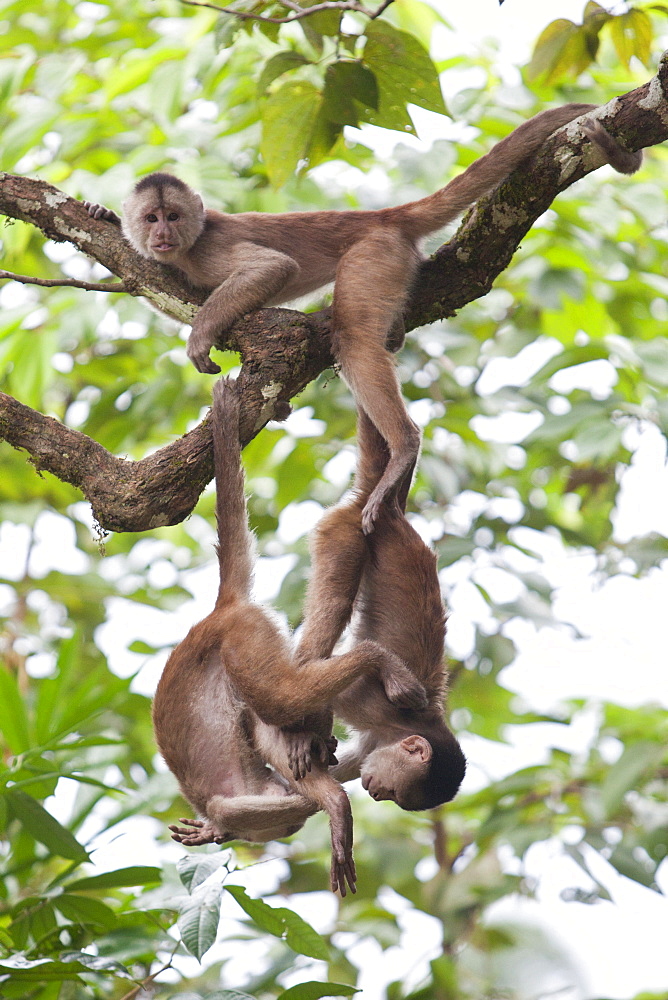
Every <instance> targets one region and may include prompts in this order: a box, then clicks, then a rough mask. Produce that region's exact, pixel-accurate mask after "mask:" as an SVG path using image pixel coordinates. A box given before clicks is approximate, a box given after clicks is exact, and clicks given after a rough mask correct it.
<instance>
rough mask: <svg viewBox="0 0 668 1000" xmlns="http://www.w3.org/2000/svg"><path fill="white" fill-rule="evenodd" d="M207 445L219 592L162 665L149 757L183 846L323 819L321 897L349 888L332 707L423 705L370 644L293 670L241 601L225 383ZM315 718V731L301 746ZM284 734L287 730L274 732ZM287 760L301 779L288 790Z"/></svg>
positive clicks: (397, 664)
mask: <svg viewBox="0 0 668 1000" xmlns="http://www.w3.org/2000/svg"><path fill="white" fill-rule="evenodd" d="M212 420H213V441H214V460H215V472H216V491H217V496H216V516H217V521H218V563H219V569H220V587H219V590H218V596H217V598H216V604H215V608H214V610H213V611H212V612H211V614H209V615H208V616H207V617H206V618H205V619H204V620H203V621H201V622H199V623H198V624H197V625H195V626H194V627H193V628H192V629H191V630H190V631H189V633H188V635H187V636H186V637H185V639H184V640H183V641H182V642H181V643H179V645H178V646H177V647H176V649H174V651H173V652H172V654H171V656H170V657H169V659H168V661H167V664H166V666H165V669H164V671H163V674H162V677H161V678H160V682H159V684H158V687H157V690H156V694H155V699H154V702H153V725H154V728H155V735H156V739H157V743H158V746H159V748H160V751H161V753H162V755H163V757H164V759H165V761H166V763H167V765H168V767H169V768H170V770H171V771H172V772H173V773H174V775H175V776H176V778H177V779H178V781H179V785H180V788H181V791H182V793H183V795H184V796H185V798H187V799H188V801H189V802H190V803H191V804H192V805H193V807H194V808H195V809H196V810H197V812H199V813H200V815H201V816H203V817H205V818H204V819H203V820H182V821H181V822H183V823H185V824H187V827H171V829H172V831H173V835H174V839H175V840H179V841H181V842H182V843H184V844H186V845H197V844H205V843H212V842H215V843H224V842H226V841H229V840H250V841H258V842H261V843H263V842H265V841H267V840H275V839H278V838H281V837H286V836H289V835H290V834H292V833H295V832H296V831H297V830H299V829H300V828H301V826H302V825H303V824H304V821H305V820H306V818H307V817H308V816H310V815H312V813H314V812H315V811H316V810H317V809H324V810H325V811H326V812H327V813H328V815H329V819H330V828H331V838H332V866H331V886H332V889H333V890H334V891H336V890H337V889H338V890H339V891H340V892H341V895H343V896H344V895H345V894H346V885H348V886H349V887H350V888H351V889H352V890H353V891H354V889H355V866H354V862H353V856H352V841H353V821H352V812H351V809H350V802H349V800H348V796H347V795H346V792H345V790H344V789H343V788H342V787H341V785H340V783H339V782H338V781H337V780H336V779H335V778H334V777H332V776H331V775H330V774H328V772H327V765H328V764H329V763H330V761H331V759H332V750H333V748H334V746H335V741H332V740H331V738H330V734H331V723H332V717H331V712H328V708H329V705H330V704H331V702H332V701H333V699H334V698H335V697H336V695H338V694H339V693H341V692H342V691H344V690H345V689H346V688H347V687H348V686H349V685H350V684H351V683H353V682H354V681H355V680H356V679H357V678H359V677H365V676H369V677H370V676H373V677H374V678H377V680H378V684H379V687H380V689H382V690H383V691H385V692H386V696H387V701H388V704H390V703H394V704H397V705H403V706H406V707H407V708H408V707H410V706H412V705H419V704H422V703H423V701H424V691H423V688H422V686H421V683H420V682H419V681H418V680H416V679H415V678H414V677H413V675H412V674H411V673H410V671H409V670H408V668H407V667H406V666H405V665H404V664H403V663H402V662H401V661H400V660H399V659H398V658H397V657H396V656H395V655H394V653H392V652H391V651H388V650H386V649H384V648H383V647H382V646H381V645H380V644H379V643H377V642H375V641H373V640H363V641H360V642H358V643H356V644H355V646H354V648H353V649H351V650H350V651H349V652H347V653H344V654H343V655H341V656H332V657H329V658H328V659H326V660H325V661H320V660H307V659H305V658H304V656H302V657H301V661H300V662H299V663H298V662H297V660H296V658H295V657H294V655H293V652H292V649H291V647H290V645H289V643H288V640H287V638H286V637H285V636H284V635H283V633H282V632H281V630H280V628H279V627H278V625H277V624H276V622H275V620H274V618H273V616H272V614H271V613H270V612H268V611H266V610H265V609H264V608H262V607H260V606H259V605H257V604H254V603H253V602H252V601H251V598H250V587H251V578H252V571H253V538H252V535H251V533H250V531H249V529H248V521H247V513H246V502H245V497H244V484H243V470H242V467H241V459H240V446H239V410H238V399H237V395H236V390H235V387H234V383H232V382H229V381H228V380H226V379H221V380H220V381H219V382H218V383H217V384H216V385H215V386H214V397H213V414H212ZM312 713H318V715H319V721H318V725H319V726H320V728H319V730H318V731H316V732H309V733H308V735H307V736H306V737H300V735H299V730H300V727H301V726H303V723H304V720H305V719H306V718H307V717H308V716H309V715H310V714H312ZM282 727H286V728H282ZM295 746H296V747H297V749H299V748H302V749H303V748H306V750H304V752H307V753H308V763H309V765H310V763H311V757H313V763H314V766H313V767H312V768H311V770H308V771H307V769H306V768H304V769H303V771H304V773H303V774H302V775H301V776H300V778H299V779H297V778H296V777H295V776H294V774H293V771H294V770H296V771H299V767H298V761H299V758H298V756H296V755H295Z"/></svg>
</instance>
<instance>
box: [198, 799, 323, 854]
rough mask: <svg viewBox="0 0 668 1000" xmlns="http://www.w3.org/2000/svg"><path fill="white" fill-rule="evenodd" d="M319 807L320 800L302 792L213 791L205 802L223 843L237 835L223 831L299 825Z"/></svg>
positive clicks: (208, 813)
mask: <svg viewBox="0 0 668 1000" xmlns="http://www.w3.org/2000/svg"><path fill="white" fill-rule="evenodd" d="M317 810H318V804H317V802H316V801H315V800H313V799H306V798H304V797H303V796H302V795H235V796H234V797H233V798H229V799H228V798H225V796H223V795H213V796H212V797H211V798H210V799H209V801H208V802H207V804H206V811H207V815H208V816H209V817H210V819H211V821H212V822H213V823H215V825H216V827H217V828H218V830H220V831H221V837H222V838H223V840H222V841H221V843H222V842H224V841H225V840H233V839H234V836H233V834H231V833H224V832H223V831H233V830H243V829H252V830H255V829H259V830H268V829H271V828H272V827H277V826H297V829H299V827H301V826H302V824H303V823H304V822H305V820H307V819H308V817H309V816H312V815H313V813H314V812H317ZM293 832H294V831H293Z"/></svg>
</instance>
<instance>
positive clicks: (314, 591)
mask: <svg viewBox="0 0 668 1000" xmlns="http://www.w3.org/2000/svg"><path fill="white" fill-rule="evenodd" d="M358 441H359V459H358V471H357V475H356V478H355V488H354V490H353V492H352V494H351V496H350V497H349V498H347V499H345V500H344V501H343V502H342V503H340V504H339V505H337V506H336V507H334V508H333V509H332V510H330V511H329V512H328V513H327V514H326V515H325V516H324V517H323V519H322V520H321V522H320V523H319V525H318V526H317V528H316V530H315V531H314V532H313V535H312V539H311V556H312V580H311V584H310V587H309V594H308V598H307V608H306V615H305V622H304V627H303V634H302V637H301V640H300V644H299V648H298V655H299V656H300V658H303V659H305V660H309V659H313V658H315V657H319V658H324V657H327V656H329V655H331V652H332V650H333V648H334V645H335V643H336V641H337V640H338V638H339V636H340V634H341V632H342V630H343V629H344V627H345V626H346V624H347V622H348V621H349V619H350V618H351V615H352V628H351V631H352V639H353V642H354V643H364V642H368V641H369V640H372V641H374V642H377V643H378V644H379V645H381V646H383V647H384V648H385V649H386V650H388V651H389V652H391V653H393V654H394V655H395V656H396V657H398V658H399V659H400V660H401V662H402V663H403V664H404V665H405V667H406V668H407V669H408V671H409V676H410V677H412V678H413V685H415V683H416V682H419V688H420V689H421V690H422V692H423V698H422V700H421V701H420V700H419V698H418V697H417V696H415V697H414V700H413V705H412V706H411V707H406V704H405V696H404V705H403V707H402V705H399V704H397V703H396V702H393V701H392V700H390V698H389V697H388V694H390V693H391V684H390V686H389V687H388V685H387V684H383V683H382V681H381V680H380V679H379V678H378V676H371V675H367V676H363V677H360V678H358V679H357V680H356V681H355V682H354V683H352V684H351V685H350V686H349V687H347V688H346V689H345V690H344V691H342V692H341V693H340V694H339V695H338V696H337V697H336V698H335V699H334V702H333V708H334V712H335V714H336V715H338V716H340V717H341V718H342V719H344V721H346V722H347V723H349V724H350V725H351V726H353V728H354V730H355V739H354V740H353V741H352V743H351V745H350V746H349V747H346V746H344V747H343V749H342V750H341V749H340V752H339V758H340V764H339V766H338V767H335V768H334V769H333V771H332V773H333V774H334V775H336V777H338V778H340V779H341V780H344V781H345V780H348V779H349V778H352V777H357V776H358V775H359V774H362V778H363V782H364V783H365V787H368V788H369V790H370V791H371V793H372V794H373V795H374V797H375V798H390V797H392V798H395V799H396V801H398V802H399V804H400V805H403V806H404V807H405V808H411V809H420V808H431V807H433V806H434V805H438V804H440V803H441V802H444V801H448V800H449V799H451V798H453V796H454V795H455V793H456V791H457V789H458V787H459V784H460V782H461V780H462V778H463V776H464V770H465V760H464V755H463V754H462V751H461V749H460V747H459V744H458V743H457V741H456V739H455V737H454V736H453V735H452V733H451V732H450V730H449V729H448V727H447V726H446V725H445V722H444V720H443V702H444V699H445V692H446V670H445V664H444V650H443V646H444V639H445V622H446V614H445V608H444V606H443V600H442V597H441V592H440V587H439V581H438V575H437V570H436V557H435V554H434V553H433V552H432V551H431V550H430V549H429V548H428V547H427V546H426V545H425V544H424V542H423V541H422V540H421V539H420V537H419V535H418V534H417V533H416V532H415V530H414V529H413V528H412V527H411V525H410V524H409V522H408V521H407V520H406V518H405V516H404V514H403V506H404V503H405V497H406V492H407V488H408V484H409V482H410V475H411V471H412V470H408V472H407V473H406V475H405V477H404V480H403V482H402V483H401V484H400V489H399V493H398V497H397V499H396V500H395V501H393V502H391V503H386V504H383V506H382V507H381V508H380V512H379V516H378V519H377V521H376V527H375V530H374V532H373V534H371V535H369V536H366V537H365V535H364V534H363V530H362V517H363V510H364V506H365V503H366V501H367V498H368V496H369V494H370V493H371V492H372V491H373V490H374V489H375V486H376V484H377V482H378V481H379V479H380V477H381V476H382V474H383V470H384V468H385V465H386V463H387V460H388V452H387V447H386V445H385V442H384V441H383V439H382V437H381V436H380V435H379V433H378V431H377V430H376V428H375V426H374V424H373V423H372V422H371V420H370V419H369V417H368V416H367V414H366V413H364V411H360V413H359V424H358ZM353 648H355V647H354V646H353ZM395 676H396V675H395ZM402 684H403V686H404V687H405V688H407V687H408V681H407V679H406V677H405V676H402ZM417 737H422V738H423V739H424V740H426V741H427V743H428V744H429V746H430V748H431V765H430V766H429V767H425V768H423V769H422V770H420V768H418V769H417V771H414V772H413V773H411V771H410V769H408V770H407V771H406V775H405V780H404V779H402V780H401V782H400V784H401V789H400V788H399V785H398V784H397V782H396V781H395V776H394V774H393V773H392V766H393V765H395V766H396V765H397V764H399V765H400V766H403V765H402V763H401V762H402V760H403V758H405V754H402V753H401V747H402V745H403V744H404V743H406V742H407V741H408V743H409V744H410V742H411V741H415V740H416V738H417ZM379 752H380V754H379ZM427 752H429V751H427ZM427 759H428V760H429V758H427ZM383 761H386V763H384V762H383ZM379 762H380V763H379ZM381 772H382V774H381ZM381 777H382V781H381ZM376 779H378V780H376Z"/></svg>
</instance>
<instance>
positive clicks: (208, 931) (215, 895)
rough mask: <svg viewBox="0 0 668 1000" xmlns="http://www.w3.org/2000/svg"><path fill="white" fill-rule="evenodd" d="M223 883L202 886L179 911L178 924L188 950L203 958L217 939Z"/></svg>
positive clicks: (196, 956)
mask: <svg viewBox="0 0 668 1000" xmlns="http://www.w3.org/2000/svg"><path fill="white" fill-rule="evenodd" d="M222 892H223V887H222V885H212V886H207V887H206V888H204V887H200V888H199V889H198V890H197V892H195V893H194V894H193V895H192V896H191V897H190V899H189V900H188V902H187V903H186V904H185V905H184V906H183V908H182V910H181V912H180V913H179V919H178V926H179V931H180V932H181V938H182V940H183V943H184V945H185V946H186V948H187V949H188V951H189V952H190V953H191V954H192V955H194V956H195V958H199V959H201V958H202V956H203V955H204V954H205V953H206V952H207V951H208V950H209V948H210V947H211V945H212V944H213V943H214V941H215V940H216V934H217V933H218V923H219V921H220V899H221V896H222Z"/></svg>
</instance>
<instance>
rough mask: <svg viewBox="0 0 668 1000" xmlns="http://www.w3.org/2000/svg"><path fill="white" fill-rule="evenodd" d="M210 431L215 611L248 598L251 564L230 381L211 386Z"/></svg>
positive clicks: (236, 408) (234, 398)
mask: <svg viewBox="0 0 668 1000" xmlns="http://www.w3.org/2000/svg"><path fill="white" fill-rule="evenodd" d="M212 428H213V457H214V466H215V470H216V521H217V522H218V544H217V546H216V548H217V551H218V566H219V570H220V588H219V590H218V597H217V598H216V607H217V608H218V607H220V606H221V605H225V604H230V603H231V602H232V601H234V600H237V599H241V600H245V599H246V598H247V597H248V596H249V593H250V587H251V582H252V576H253V562H254V539H253V536H252V534H251V533H250V531H249V529H248V513H247V511H246V496H245V493H244V473H243V468H242V465H241V446H240V444H239V398H238V396H237V392H236V388H235V385H234V382H233V381H231V379H227V378H221V379H219V380H218V382H216V384H215V385H214V387H213V409H212Z"/></svg>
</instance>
